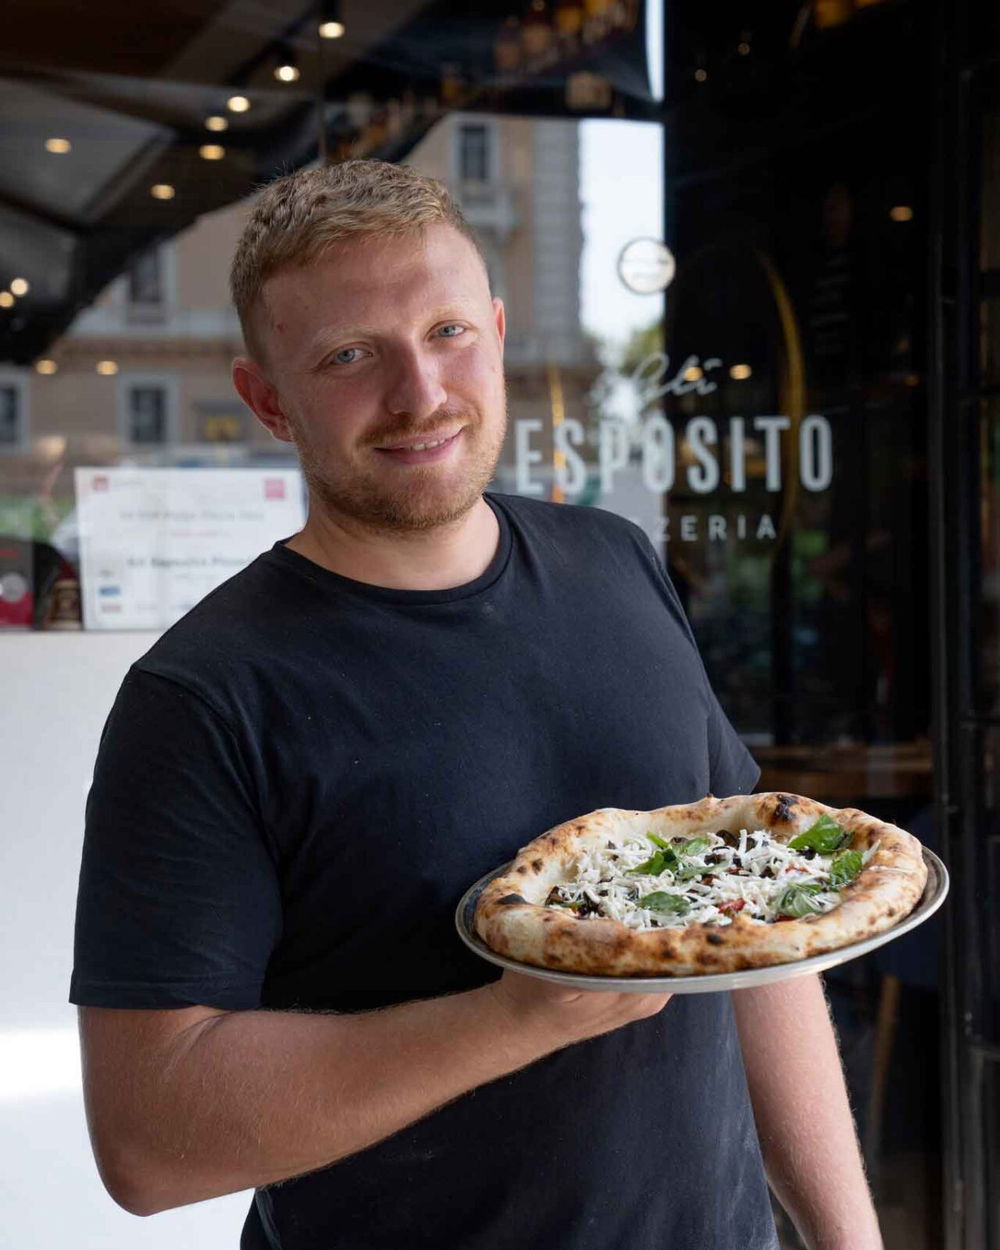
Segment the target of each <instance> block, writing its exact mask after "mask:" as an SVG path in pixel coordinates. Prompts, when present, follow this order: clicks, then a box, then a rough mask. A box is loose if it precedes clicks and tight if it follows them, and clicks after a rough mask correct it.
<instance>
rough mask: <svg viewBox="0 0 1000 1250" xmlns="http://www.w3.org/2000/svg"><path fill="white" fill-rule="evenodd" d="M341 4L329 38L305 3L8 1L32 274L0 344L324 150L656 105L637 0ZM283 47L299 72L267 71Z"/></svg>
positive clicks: (45, 340) (19, 271) (19, 340)
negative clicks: (277, 74) (214, 127)
mask: <svg viewBox="0 0 1000 1250" xmlns="http://www.w3.org/2000/svg"><path fill="white" fill-rule="evenodd" d="M337 7H338V9H339V13H338V14H337V16H338V17H339V20H340V21H341V22H342V23H343V26H344V31H345V33H344V35H343V37H341V38H338V39H333V40H328V39H321V38H320V37H319V35H318V33H317V28H318V24H319V21H320V19H321V17H322V16H323V15H324V11H325V14H326V16H330V15H331V14H330V12H329V10H330V6H329V5H328V4H327V5H316V4H311V5H309V6H304V5H303V4H302V3H301V0H268V3H267V4H262V3H260V2H259V0H232V2H231V3H229V4H218V3H207V2H205V0H156V2H155V3H153V4H151V5H143V6H141V7H140V6H137V5H136V4H135V3H134V2H133V3H126V0H91V2H90V3H88V4H87V5H80V4H78V3H73V2H71V0H7V4H6V6H5V14H4V16H5V32H4V43H3V48H2V50H0V289H2V288H5V287H9V284H10V283H11V281H12V280H13V279H15V278H22V279H24V280H25V281H27V283H28V284H29V289H28V292H27V293H26V294H25V295H23V296H20V297H18V298H17V299H16V302H15V303H14V305H13V307H10V308H7V309H3V308H0V360H11V361H15V362H17V363H20V364H26V363H28V362H30V361H32V360H33V359H35V358H36V357H37V356H38V355H40V354H41V353H42V352H43V351H44V350H45V348H46V347H47V346H48V345H49V344H50V343H51V342H52V341H53V340H54V339H55V338H56V337H57V336H58V335H59V334H61V333H62V332H63V331H64V330H65V329H66V327H67V326H68V325H69V324H70V322H71V321H72V320H73V318H74V317H75V316H76V314H77V313H78V312H79V311H80V310H81V309H83V308H85V307H86V306H87V305H89V304H90V303H91V302H92V301H93V300H94V299H95V298H96V296H97V295H98V294H99V293H100V291H101V290H102V289H103V288H104V287H105V286H106V285H107V283H108V282H110V281H111V279H112V278H114V277H115V276H117V275H118V274H119V273H121V272H122V270H123V269H125V268H126V267H127V266H128V264H129V263H130V261H132V260H133V259H134V258H135V257H136V256H137V255H139V254H140V253H141V252H143V251H144V250H146V249H147V248H148V247H150V246H151V245H153V244H155V243H158V242H161V241H163V240H164V239H166V238H169V237H170V236H171V235H173V234H176V233H178V232H179V231H181V230H183V229H185V228H186V227H187V226H189V225H190V224H191V223H192V222H193V221H194V220H195V219H196V218H197V217H199V216H200V215H202V214H203V213H206V212H211V211H212V210H214V209H217V208H220V207H222V206H223V205H225V204H229V203H232V202H233V201H235V200H238V199H241V198H242V197H244V196H245V195H247V194H249V193H250V192H251V191H252V190H253V189H254V187H256V186H258V185H260V184H261V183H263V182H266V181H268V180H270V179H271V178H273V177H275V176H277V175H278V174H280V173H282V172H287V171H289V170H292V169H296V168H299V167H300V166H302V165H304V164H307V163H308V162H310V161H312V160H315V159H316V157H317V156H318V155H320V154H322V152H323V151H325V152H326V153H327V154H328V155H329V156H330V157H331V158H335V159H336V158H340V157H344V156H347V155H365V156H369V155H370V156H381V157H383V158H384V159H388V160H399V159H401V158H402V157H403V156H405V155H406V153H407V152H408V151H409V150H410V149H411V148H412V147H413V146H414V144H415V143H416V142H418V141H419V139H420V138H421V137H422V136H423V134H425V133H426V131H427V130H428V129H429V128H430V126H432V125H433V124H434V122H435V121H437V120H438V119H439V118H440V117H441V116H442V115H443V113H445V112H447V111H449V110H454V109H463V110H478V111H488V112H501V113H518V114H528V115H534V116H566V117H578V118H579V117H608V116H617V117H628V118H643V119H648V118H650V117H653V116H655V115H656V106H655V104H654V103H653V101H652V100H651V98H650V92H649V84H648V77H647V71H646V57H645V38H644V29H645V4H644V0H607V2H606V3H601V2H596V3H595V2H594V0H590V2H589V3H587V4H586V5H585V4H584V3H583V0H580V3H579V4H578V5H575V4H573V3H564V4H560V5H559V6H557V8H556V9H555V12H554V13H553V12H552V6H547V7H546V8H545V9H544V10H542V11H540V10H538V9H537V8H535V7H534V6H533V5H532V4H531V0H525V3H520V4H514V3H511V2H510V0H504V2H498V0H492V2H491V0H486V2H485V3H484V2H480V3H479V4H477V6H476V9H477V11H476V13H475V14H472V13H470V12H469V11H468V9H467V8H466V6H465V5H464V4H462V3H460V0H437V2H435V3H426V0H348V2H346V3H343V4H341V5H339V6H337ZM286 58H287V59H289V60H290V61H293V62H294V63H295V64H296V66H297V68H298V70H299V74H300V76H299V78H298V79H297V81H294V82H292V83H287V84H285V83H278V82H277V81H276V80H275V78H274V74H273V71H274V68H275V66H276V65H277V64H278V63H279V61H280V60H282V59H286ZM234 94H242V95H244V96H246V97H247V98H248V99H249V100H250V102H251V107H250V108H249V109H248V110H247V111H245V112H242V113H237V112H233V111H232V110H231V109H229V108H227V103H226V102H227V100H228V99H229V98H230V97H231V96H233V95H234ZM209 117H222V118H224V119H225V121H226V129H225V130H220V131H216V132H213V131H211V130H209V129H206V125H205V122H206V119H207V118H209ZM53 140H55V141H56V143H55V144H53V142H52V141H53ZM59 141H62V143H61V144H60V142H59ZM46 145H48V147H47V146H46ZM66 145H68V150H66V151H52V150H50V149H51V148H52V147H56V148H58V147H60V146H66ZM205 145H215V146H216V147H220V148H222V149H224V155H223V156H222V157H221V159H206V158H205V155H203V153H202V149H203V148H204V147H205ZM209 155H211V153H210V154H209ZM153 188H163V189H162V190H159V191H158V192H154V191H153ZM158 197H159V198H158ZM15 293H16V292H15Z"/></svg>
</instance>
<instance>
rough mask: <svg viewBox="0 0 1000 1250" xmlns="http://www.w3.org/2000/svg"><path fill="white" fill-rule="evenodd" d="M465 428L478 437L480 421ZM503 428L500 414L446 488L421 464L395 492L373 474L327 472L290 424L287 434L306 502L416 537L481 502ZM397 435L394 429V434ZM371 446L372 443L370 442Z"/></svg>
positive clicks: (371, 526) (493, 469) (377, 527)
mask: <svg viewBox="0 0 1000 1250" xmlns="http://www.w3.org/2000/svg"><path fill="white" fill-rule="evenodd" d="M467 428H469V429H472V428H475V430H476V435H477V436H481V435H482V430H483V425H482V423H480V424H479V425H478V426H477V427H472V426H471V424H470V426H468V427H467ZM506 428H507V415H506V411H505V412H504V413H503V416H502V420H501V422H500V424H499V427H498V428H497V431H496V433H495V435H494V436H493V437H492V438H491V439H490V440H489V441H488V442H486V443H485V444H483V445H482V446H480V447H477V448H476V451H475V454H474V456H473V458H472V460H471V461H470V462H469V463H468V464H467V466H466V468H465V471H464V473H463V475H462V477H461V479H459V480H458V481H454V482H452V483H451V485H450V486H449V484H448V483H446V482H436V481H435V472H436V471H435V469H434V466H433V465H428V466H427V470H426V473H425V474H422V475H421V466H419V465H415V466H411V467H410V470H409V476H410V477H411V480H410V481H409V482H408V484H406V485H405V486H404V485H402V484H401V485H400V486H399V487H398V488H397V489H396V490H391V489H390V488H389V487H387V486H386V484H385V482H384V481H381V480H376V479H375V475H374V474H373V475H371V477H369V476H368V475H366V474H364V473H358V472H357V471H355V472H354V473H344V474H343V475H341V476H338V475H336V474H333V473H331V471H330V468H329V466H327V465H323V464H321V463H320V462H319V461H318V459H317V458H316V457H315V456H313V454H312V452H311V450H310V448H309V446H308V444H307V443H306V441H305V440H304V439H303V438H301V437H300V436H299V434H298V431H297V430H295V428H294V426H293V431H292V432H293V435H294V436H295V446H296V450H297V452H298V455H299V464H300V465H301V468H302V474H303V476H304V478H305V480H306V484H307V485H308V487H309V498H310V503H311V504H313V503H314V504H315V505H316V506H318V507H319V508H321V509H322V510H323V511H325V512H327V513H329V514H331V515H332V516H334V517H343V518H349V519H350V520H351V521H354V522H360V523H361V524H362V525H364V526H365V528H367V529H371V530H378V531H383V532H385V531H388V532H394V533H418V532H421V531H426V530H432V529H436V528H437V527H438V526H442V525H449V524H451V523H452V522H454V521H457V520H459V519H460V518H461V517H463V516H465V515H466V513H467V512H469V511H470V509H471V508H472V507H474V505H475V504H476V502H477V501H478V500H479V499H481V498H482V494H483V491H484V490H485V489H486V487H487V486H488V485H489V483H490V481H491V479H492V478H493V475H494V473H495V472H496V466H497V462H498V461H499V459H500V452H501V449H502V447H503V440H504V434H505V432H506ZM397 433H399V432H396V431H394V432H393V436H394V435H396V434H397ZM402 433H404V434H405V433H406V432H405V431H404V432H402ZM378 437H379V439H380V440H382V441H384V440H386V439H387V438H388V437H391V436H390V435H387V434H384V433H383V434H380V435H379V436H378ZM371 445H373V446H374V445H377V444H376V443H375V442H372V444H371ZM418 475H420V476H418ZM413 478H415V480H412V479H413Z"/></svg>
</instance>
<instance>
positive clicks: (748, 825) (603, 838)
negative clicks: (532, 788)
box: [475, 793, 927, 977]
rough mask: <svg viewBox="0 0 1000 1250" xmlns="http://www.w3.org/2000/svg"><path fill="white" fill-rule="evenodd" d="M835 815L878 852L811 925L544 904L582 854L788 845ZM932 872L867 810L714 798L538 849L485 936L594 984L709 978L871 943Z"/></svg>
mask: <svg viewBox="0 0 1000 1250" xmlns="http://www.w3.org/2000/svg"><path fill="white" fill-rule="evenodd" d="M824 813H825V814H827V815H829V816H830V817H832V819H834V820H835V821H836V822H837V824H838V825H840V826H841V827H842V828H843V829H845V830H847V831H848V832H849V833H850V835H851V840H850V842H849V843H847V844H846V845H847V846H848V847H850V848H851V849H852V850H857V851H861V852H862V853H863V852H864V851H866V850H868V848H869V847H871V846H873V845H874V844H875V843H876V842H877V843H878V849H877V850H876V851H875V853H874V855H872V857H871V858H870V859H869V861H868V863H867V864H866V865H865V867H864V868H862V870H861V872H860V874H859V875H858V876H857V877H856V878H855V879H854V881H852V882H850V883H849V884H848V885H846V886H843V887H842V888H841V890H840V895H841V902H840V903H839V904H838V905H837V906H836V907H834V908H833V909H832V910H830V911H828V912H825V913H822V914H818V915H817V914H814V915H809V916H804V917H803V918H802V919H799V920H796V919H787V920H780V921H778V922H776V923H770V924H760V923H756V922H754V921H752V920H750V919H747V918H746V917H744V916H742V915H741V914H739V913H737V914H736V915H735V916H734V917H733V920H732V923H730V924H728V925H708V924H692V925H688V926H686V927H684V928H658V929H631V928H629V927H628V926H627V925H624V924H621V923H620V922H619V921H617V920H609V919H605V918H604V917H588V918H582V919H581V918H577V917H575V916H571V915H567V914H565V913H564V912H563V911H561V910H560V909H558V908H553V907H546V906H544V905H543V904H544V901H545V899H546V898H547V897H548V894H549V891H550V890H551V889H552V887H553V886H555V885H558V884H560V882H564V881H566V880H567V879H569V877H570V876H571V874H572V870H573V863H574V860H575V858H576V856H577V854H578V853H579V852H580V851H581V850H585V849H587V850H591V851H599V850H601V849H603V848H605V847H607V844H608V843H609V842H614V843H615V844H616V845H618V844H621V843H623V842H625V841H627V840H629V839H630V838H633V837H635V836H637V835H638V836H642V835H644V834H646V833H647V832H652V833H655V834H657V835H658V836H659V837H661V838H664V839H666V840H669V839H671V838H678V837H690V836H691V835H692V834H695V833H700V832H704V831H705V830H712V831H713V832H714V831H716V830H720V829H726V830H728V831H729V832H731V833H738V832H739V830H740V829H747V830H751V831H752V830H754V829H766V830H768V831H769V832H770V833H771V834H772V836H774V837H775V838H777V839H778V840H780V841H782V842H787V841H789V840H790V839H791V838H793V837H795V835H796V834H798V833H802V832H803V831H804V830H806V829H808V828H809V827H810V825H812V824H814V823H815V821H816V820H817V819H818V818H819V817H820V816H822V815H823V814H824ZM926 882H927V866H926V864H925V863H924V860H923V856H922V854H921V849H920V843H919V842H918V841H917V839H916V838H915V837H913V835H912V834H909V833H906V832H905V831H904V830H902V829H898V828H897V827H896V826H895V825H890V824H886V823H885V822H883V821H879V820H876V819H875V818H874V817H873V816H869V815H867V814H866V813H864V812H861V811H858V810H857V809H856V808H850V807H845V808H836V807H827V806H826V805H825V804H823V803H818V802H817V801H816V800H815V799H808V798H804V797H803V796H801V795H797V794H782V793H768V794H750V795H734V796H733V797H732V798H725V799H717V798H713V797H712V795H708V796H706V797H705V798H704V799H701V800H700V801H699V802H697V803H691V804H683V805H680V806H675V807H660V808H656V809H654V810H653V811H649V812H642V811H630V810H627V809H624V808H615V807H608V808H601V809H599V810H598V811H595V812H590V813H588V814H587V815H586V816H580V817H577V818H576V819H575V820H570V821H567V822H566V823H565V824H562V825H558V826H557V827H556V828H554V829H550V830H548V832H546V833H543V834H542V835H541V836H540V837H537V838H535V839H534V841H532V842H529V843H528V845H527V846H526V847H524V848H523V849H522V850H521V851H519V852H518V854H517V857H516V858H515V860H514V861H513V863H512V864H511V866H510V869H509V870H508V871H507V872H506V873H504V875H503V876H502V877H497V878H495V879H494V880H493V881H491V882H490V883H489V884H488V885H487V886H486V888H485V889H484V890H483V892H482V894H481V895H480V898H479V901H478V903H477V905H476V913H475V929H476V932H477V933H478V934H479V936H480V937H481V938H482V939H483V941H484V942H485V943H486V944H487V946H489V947H491V948H492V949H493V950H495V951H496V952H497V953H498V954H501V955H506V956H507V957H508V958H510V959H516V960H518V961H520V962H521V963H526V964H533V965H534V966H536V967H540V968H552V969H556V970H559V971H562V972H580V973H586V974H588V975H591V976H614V977H633V976H635V977H638V976H660V977H663V976H678V977H679V976H697V975H702V974H706V973H713V972H737V971H740V970H743V969H747V968H763V967H767V966H769V965H771V964H782V963H789V962H792V961H795V960H799V959H806V958H808V957H809V956H810V955H821V954H825V953H826V952H827V951H831V950H837V949H839V948H840V947H843V946H847V945H850V944H851V943H852V942H860V941H862V940H863V939H864V938H867V937H871V936H873V935H874V934H876V933H882V932H883V931H884V930H886V929H890V928H891V927H892V926H893V925H895V924H898V923H899V921H900V920H902V918H903V917H904V916H906V915H908V914H909V912H911V911H912V910H913V908H914V907H915V906H916V905H917V903H918V902H919V901H920V897H921V895H922V893H923V890H924V886H925V884H926Z"/></svg>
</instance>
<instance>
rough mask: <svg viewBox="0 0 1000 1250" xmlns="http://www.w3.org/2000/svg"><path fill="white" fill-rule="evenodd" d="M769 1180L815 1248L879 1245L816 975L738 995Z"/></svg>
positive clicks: (868, 1249)
mask: <svg viewBox="0 0 1000 1250" xmlns="http://www.w3.org/2000/svg"><path fill="white" fill-rule="evenodd" d="M733 1005H734V1009H735V1012H736V1020H737V1024H738V1027H739V1033H740V1043H741V1046H742V1049H743V1059H744V1063H745V1065H746V1071H747V1081H748V1084H749V1088H750V1097H751V1101H752V1103H753V1109H754V1116H755V1118H756V1121H757V1131H758V1135H759V1137H760V1142H761V1149H762V1151H763V1154H764V1163H765V1166H766V1168H767V1175H768V1180H769V1182H770V1184H771V1188H772V1189H773V1190H774V1192H775V1194H776V1195H777V1197H778V1200H779V1201H780V1202H781V1204H782V1206H783V1207H784V1208H785V1210H786V1211H787V1212H788V1213H789V1215H790V1216H791V1218H792V1219H793V1220H794V1222H795V1225H796V1227H797V1228H798V1230H799V1233H800V1234H801V1236H802V1238H803V1240H804V1241H805V1243H806V1245H807V1246H809V1247H810V1250H878V1248H880V1247H881V1245H882V1240H881V1236H880V1234H879V1231H878V1221H877V1219H876V1217H875V1211H874V1207H873V1205H872V1202H871V1197H870V1194H869V1190H868V1184H867V1181H866V1180H865V1175H864V1167H863V1165H862V1161H861V1152H860V1149H859V1147H858V1141H857V1134H856V1132H855V1128H854V1120H853V1117H852V1115H851V1109H850V1104H849V1103H848V1099H847V1090H846V1087H845V1084H844V1077H843V1070H842V1067H841V1062H840V1055H839V1052H838V1050H837V1042H836V1038H835V1035H834V1032H833V1025H832V1023H831V1021H830V1014H829V1011H828V1010H827V1005H826V999H825V997H824V994H823V986H822V982H821V981H820V979H819V978H818V977H813V976H810V977H795V978H793V979H792V980H789V981H782V982H780V983H778V984H777V985H764V986H760V987H759V988H757V989H753V990H740V991H737V992H735V993H734V994H733Z"/></svg>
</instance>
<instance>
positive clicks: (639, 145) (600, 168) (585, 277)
mask: <svg viewBox="0 0 1000 1250" xmlns="http://www.w3.org/2000/svg"><path fill="white" fill-rule="evenodd" d="M660 145H661V131H660V127H659V126H656V125H653V124H652V123H648V122H622V121H592V122H584V123H583V124H582V125H581V127H580V191H581V198H582V200H583V236H584V244H583V257H582V260H581V304H582V308H581V319H582V321H583V324H584V326H585V328H586V329H587V330H590V331H591V332H593V333H595V334H597V335H599V336H600V337H601V338H603V339H607V340H611V341H612V342H614V343H615V344H623V343H624V342H625V340H626V339H627V338H628V336H629V334H630V333H631V331H632V330H634V329H636V328H638V327H640V326H646V325H649V323H650V322H651V321H653V320H655V319H656V318H657V317H659V315H660V312H661V310H662V307H663V301H662V297H661V296H660V295H635V294H633V293H632V292H631V291H630V290H629V289H628V288H627V287H626V286H625V285H624V284H623V283H622V281H621V279H620V278H619V277H618V273H617V269H616V266H617V261H618V256H619V253H620V252H621V250H622V248H623V247H624V246H625V244H626V243H628V242H629V241H630V240H631V239H636V238H643V237H646V238H654V239H660V238H662V237H663V175H662V168H663V163H662V152H661V146H660Z"/></svg>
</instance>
